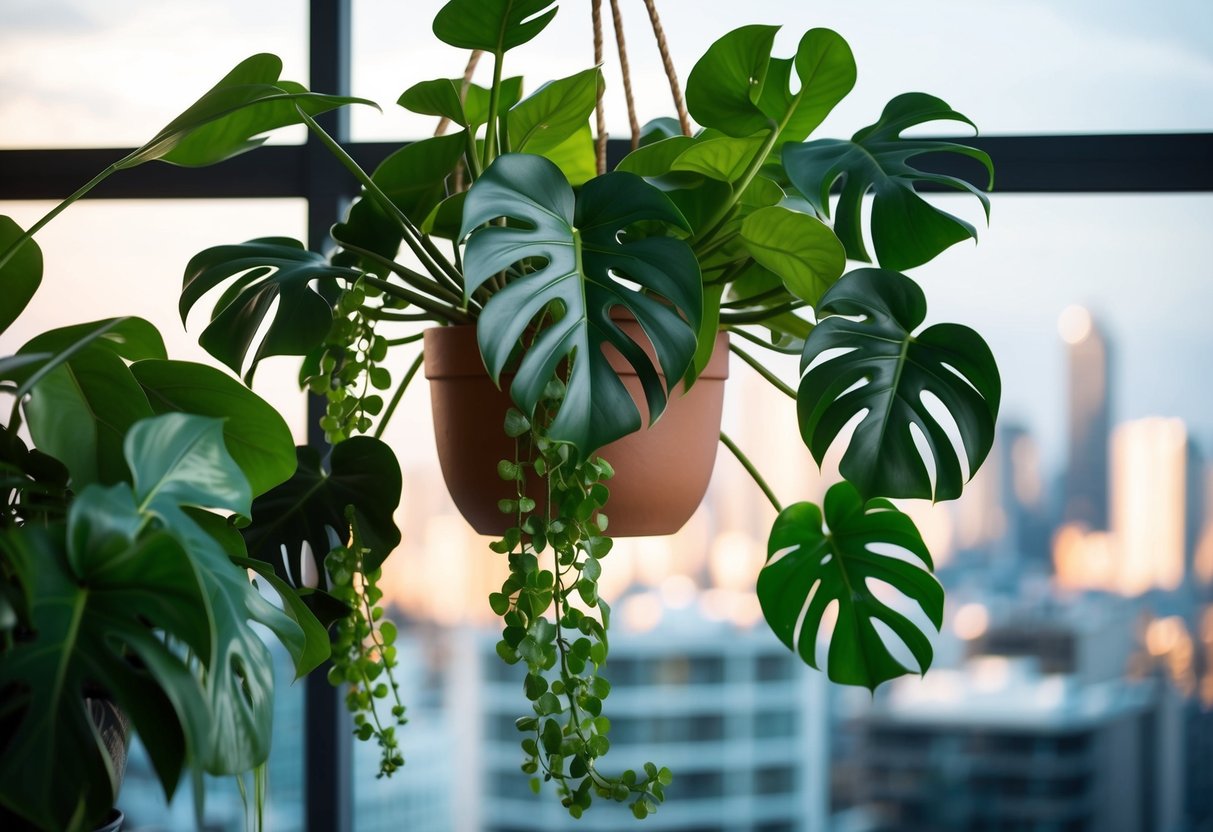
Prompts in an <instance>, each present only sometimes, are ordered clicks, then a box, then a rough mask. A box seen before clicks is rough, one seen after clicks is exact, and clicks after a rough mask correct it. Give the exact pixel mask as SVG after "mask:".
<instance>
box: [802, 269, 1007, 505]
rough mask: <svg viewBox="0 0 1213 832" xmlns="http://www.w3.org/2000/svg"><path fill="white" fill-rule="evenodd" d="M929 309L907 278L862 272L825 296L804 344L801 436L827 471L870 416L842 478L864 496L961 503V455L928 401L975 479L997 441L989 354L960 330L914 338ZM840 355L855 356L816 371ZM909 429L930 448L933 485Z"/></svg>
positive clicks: (948, 327)
mask: <svg viewBox="0 0 1213 832" xmlns="http://www.w3.org/2000/svg"><path fill="white" fill-rule="evenodd" d="M926 311H927V304H926V299H925V298H924V297H923V294H922V290H921V289H919V288H918V286H917V285H916V284H915V283H914V281H912V280H910V279H909V278H908V277H906V276H905V275H902V274H898V273H897V272H890V271H885V270H883V269H858V270H856V271H853V272H850V273H849V274H847V275H845V276H844V277H843V278H842V279H840V280H839V281H838V282H837V283H835V284H834V286H833V287H832V288H831V289H830V290H829V291H828V292H826V294H825V295H824V296H823V297H822V299H821V303H820V305H819V307H818V316H819V318H820V319H821V320H820V322H819V323H818V324H817V326H816V328H815V329H814V330H813V331H812V333H811V334H810V335H809V337H808V340H807V341H806V342H805V347H804V354H803V356H802V357H801V371H802V372H803V373H804V376H803V378H802V379H801V381H800V390H799V394H798V396H797V410H798V413H799V421H800V433H801V436H803V437H804V440H805V443H806V444H807V445H808V446H809V449H810V450H811V451H812V452H813V457H814V458H815V459H816V460H817V462H818V463H819V464H820V463H821V461H822V460H823V459H824V458H825V454H826V451H827V450H828V449H829V447H830V445H831V444H832V443H833V441H834V438H835V437H836V436H837V435H838V432H839V431H840V430H841V429H842V428H843V426H844V425H845V424H847V422H849V421H850V420H851V419H852V418H853V417H855V416H856V415H857V414H859V413H860V412H861V411H865V410H866V411H867V413H866V415H865V416H864V417H863V420H862V421H861V422H860V423H859V425H858V426H857V427H856V428H855V433H854V435H853V436H852V437H851V440H850V442H849V444H848V446H847V450H846V453H845V454H844V455H843V457H842V462H841V464H840V471H841V472H842V475H843V476H844V477H846V478H847V480H848V481H849V482H851V483H853V484H854V485H855V487H856V488H857V489H858V490H859V492H860V493H861V494H863V495H864V496H865V497H872V496H883V497H924V498H929V499H934V500H951V499H954V498H956V497H959V496H960V492H961V490H962V488H963V486H964V479H965V478H964V475H963V472H962V470H961V464H960V457H959V456H958V454H957V452H956V449H955V448H954V446H953V444H952V440H951V438H950V437H949V436H948V433H947V431H946V430H945V426H944V425H943V424H941V423H940V422H939V420H938V419H937V418H936V417H935V416H933V415H932V414H931V412H930V411H929V410H928V408H927V406H926V403H925V402H924V394H930V395H931V396H933V397H935V398H937V399H938V400H939V402H941V403H942V404H943V407H944V408H945V409H946V410H947V412H948V413H949V414H951V416H952V418H953V419H954V420H955V422H956V427H957V428H958V429H959V432H960V437H959V438H960V440H961V442H962V444H963V445H964V453H965V457H966V460H967V462H968V469H969V476H972V475H973V474H974V473H975V472H976V471H977V468H978V467H979V466H980V465H981V462H982V460H984V459H985V457H986V454H987V453H988V452H989V450H990V446H991V445H992V444H993V441H994V419H995V417H996V416H997V414H998V403H999V398H1000V396H1001V393H1002V385H1001V382H1000V381H999V376H998V367H997V366H996V365H995V363H994V356H993V355H991V353H990V348H989V347H987V346H986V344H985V342H984V341H983V340H982V339H981V336H979V335H978V334H977V333H976V332H974V331H973V330H971V329H969V328H968V327H964V326H960V325H958V324H936V325H934V326H932V327H929V328H927V329H925V330H923V331H922V332H921V333H918V334H914V330H915V328H916V327H918V326H919V325H920V324H921V323H922V322H923V320H924V319H925V318H926ZM856 317H858V320H855V318H856ZM839 348H842V349H846V350H848V352H846V353H845V354H840V355H836V356H835V357H833V358H827V359H826V360H825V361H823V362H820V363H815V362H816V359H817V358H818V356H821V355H822V354H823V353H826V352H828V351H832V350H836V349H839ZM806 369H807V372H805V370H806ZM857 384H862V386H856V385H857ZM911 425H915V426H917V428H918V430H919V432H920V435H921V437H922V439H923V440H924V442H925V445H926V447H927V453H928V454H929V456H930V458H931V460H932V462H933V468H934V477H932V476H931V472H930V471H929V470H928V468H927V465H926V463H925V461H924V460H923V458H922V456H921V455H920V453H919V450H918V448H917V447H916V445H915V441H914V436H913V433H912V431H911ZM932 480H934V487H932Z"/></svg>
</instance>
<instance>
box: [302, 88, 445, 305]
mask: <svg viewBox="0 0 1213 832" xmlns="http://www.w3.org/2000/svg"><path fill="white" fill-rule="evenodd" d="M295 109H296V110H297V111H298V113H299V116H300V118H302V119H303V122H304V124H306V125H307V126H308V129H310V130H311V131H312V133H313V134H314V135H315V136H316V137H317V138H318V139H320V143H321V144H323V145H324V146H325V147H326V148H328V150H329V152H330V153H332V154H333V155H334V156H335V157H336V158H337V161H339V162H341V164H342V165H343V166H345V168H346V170H348V171H349V172H350V173H352V174H353V175H354V178H355V179H357V180H358V182H359V183H360V184H361V185H362V187H364V188H366V192H367V193H368V194H369V195H370V196H371V197H373V198H374V200H375V201H376V202H377V203H379V207H380V208H382V209H383V210H384V211H385V212H387V214H388V216H390V217H392V218H393V219H395V220H396V222H397V224H398V225H399V226H400V227H401V229H402V230H403V231H404V234H403V235H402V236H403V237H404V241H405V243H406V244H407V245H408V247H409V248H410V249H411V250H412V252H413V254H415V255H416V256H417V259H418V260H420V261H421V264H422V265H423V266H424V267H425V269H426V271H428V272H429V273H430V274H431V275H433V277H434V278H435V279H436V280H439V281H442V280H452V278H453V277H455V276H456V273H455V267H454V266H452V265H451V264H450V263H449V262H448V261H447V259H446V258H445V257H443V256H442V253H441V252H440V251H438V247H437V246H435V245H434V243H433V241H432V240H430V239H429V238H428V237H427V236H426V235H424V234H422V233H421V232H420V231H418V230H417V226H415V225H414V224H413V221H412V220H410V219H409V218H408V215H407V214H405V213H404V212H403V211H401V210H400V206H398V205H397V204H396V203H395V202H393V201H392V200H391V198H390V197H389V196H388V195H387V194H385V193H384V192H383V190H382V189H381V188H380V187H379V186H378V185H376V184H375V180H374V179H372V178H371V177H370V175H369V174H368V173H367V172H366V171H364V170H363V169H362V167H361V166H360V165H359V164H358V163H357V162H355V161H354V159H353V157H352V156H350V154H348V153H346V152H345V148H343V147H342V146H341V145H340V144H339V143H338V142H337V140H336V139H334V138H333V137H332V136H330V135H329V134H328V131H326V130H325V129H324V128H323V127H321V126H320V125H319V124H317V123H316V120H315V119H314V118H312V117H311V116H310V115H308V114H307V113H306V112H305V111H304V109H303V108H302V107H299V106H298V105H296V107H295ZM426 243H428V244H429V245H428V246H427V245H426ZM433 255H437V257H434V256H433ZM452 282H454V283H456V286H457V284H458V281H457V280H452Z"/></svg>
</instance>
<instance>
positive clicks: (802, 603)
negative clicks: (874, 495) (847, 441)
mask: <svg viewBox="0 0 1213 832" xmlns="http://www.w3.org/2000/svg"><path fill="white" fill-rule="evenodd" d="M873 546H886V547H896V548H897V549H900V550H903V551H905V552H906V553H908V554H909V555H912V556H913V557H915V558H917V559H918V560H919V561H920V562H921V565H919V564H917V563H914V562H911V561H907V560H902V559H901V558H898V557H893V556H891V555H888V554H882V553H878V552H876V551H874V550H873V548H872V547H873ZM923 566H925V567H926V568H925V569H924V568H923ZM933 568H934V567H933V564H932V563H931V556H930V554H929V553H928V552H927V548H926V546H925V545H924V544H923V542H922V538H921V537H920V536H919V534H918V530H917V529H916V528H915V527H914V523H913V522H912V521H911V520H910V518H909V517H907V516H906V515H904V514H902V513H901V512H899V511H897V510H896V509H895V508H894V507H893V505H892V504H891V503H889V502H888V501H887V500H879V499H878V500H872V501H870V502H869V503H868V504H867V505H866V506H865V505H864V504H863V501H862V500H861V499H860V496H859V493H858V492H857V491H856V490H855V488H854V487H853V486H852V485H851V484H850V483H846V482H841V483H838V484H837V485H835V486H833V487H832V488H831V489H830V490H829V492H827V493H826V499H825V528H823V526H822V516H821V510H820V509H818V508H817V506H815V505H813V504H812V503H796V504H795V505H791V506H788V507H787V508H786V509H784V510H783V511H782V512H781V513H780V515H779V517H778V518H777V519H776V520H775V525H774V527H773V528H772V529H771V537H770V541H769V542H768V544H767V564H766V566H764V567H763V569H762V572H761V573H759V576H758V600H759V602H760V603H761V604H762V612H763V615H764V616H766V619H767V623H768V624H770V626H771V629H772V630H774V632H775V635H777V636H779V639H780V640H781V641H782V642H783V643H784V644H786V645H787V646H788V647H790V648H791V649H792V650H795V651H796V652H798V653H799V654H800V656H801V658H802V659H804V660H805V661H806V662H807V663H808V664H810V665H811V666H813V667H817V659H816V650H817V638H818V635H819V632H820V629H821V621H822V616H823V615H824V614H825V612H826V608H827V607H828V606H830V605H831V604H834V603H836V604H837V607H838V618H837V623H836V624H835V626H834V633H833V635H832V636H831V638H830V648H829V653H828V658H827V662H826V670H827V673H828V674H829V677H830V679H831V680H833V681H835V682H840V683H842V684H847V685H862V686H864V687H866V688H869V689H873V690H874V689H875V688H876V686H877V685H879V684H880V683H881V682H884V681H886V680H888V679H892V678H895V677H897V676H901V675H903V674H905V673H911V672H914V670H912V669H910V668H906V667H904V666H903V665H902V664H901V662H899V661H898V660H897V659H895V658H894V657H893V655H892V654H891V653H890V652H889V649H888V647H887V646H886V644H885V642H884V641H883V640H882V638H881V635H880V633H879V631H878V630H877V629H876V627H875V625H874V622H875V621H880V622H882V623H883V624H884V625H886V626H887V627H888V628H889V629H890V630H892V632H893V633H894V634H895V635H896V636H897V638H899V639H900V640H901V641H902V642H904V643H905V646H906V647H908V648H909V649H910V652H911V653H912V654H913V656H914V659H915V661H916V662H917V663H918V668H917V671H918V672H920V673H925V672H926V670H927V668H928V667H929V666H930V664H931V658H932V656H933V651H932V648H931V643H930V642H929V641H928V640H927V638H926V636H925V635H923V633H922V632H921V631H920V630H919V629H918V628H917V627H916V626H915V625H914V623H913V622H912V621H911V620H910V619H909V618H907V617H906V616H905V615H904V614H902V613H901V612H899V611H897V610H895V609H893V608H891V607H889V606H887V605H886V604H885V603H884V602H882V601H881V600H879V599H878V598H877V597H876V596H875V595H874V594H873V592H872V588H871V587H870V586H869V585H868V581H870V580H871V581H881V582H883V583H886V584H888V585H890V586H892V587H893V588H894V589H896V590H897V591H898V592H900V593H902V594H903V595H905V596H906V597H907V598H909V599H910V600H911V601H914V602H915V603H917V604H918V606H919V607H920V608H921V609H922V611H923V613H925V614H926V616H927V618H928V619H930V621H931V623H932V624H934V625H935V629H936V630H938V629H939V628H940V626H941V625H942V623H943V588H942V587H940V585H939V583H938V582H937V581H936V580H935V578H934V577H933V576H932V575H931V573H930V570H931V569H933ZM810 596H811V600H810ZM806 607H807V609H806Z"/></svg>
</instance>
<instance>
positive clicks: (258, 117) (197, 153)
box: [119, 54, 377, 168]
mask: <svg viewBox="0 0 1213 832" xmlns="http://www.w3.org/2000/svg"><path fill="white" fill-rule="evenodd" d="M281 72H282V61H281V59H279V58H278V56H277V55H269V54H260V55H253V56H252V57H250V58H246V59H245V60H243V61H241V62H240V63H239V64H237V65H236V67H235V68H234V69H232V71H231V72H229V73H228V74H227V75H225V76H224V77H223V78H222V79H221V80H220V81H219V83H218V84H216V85H215V86H214V87H212V88H211V89H210V90H208V91H207V92H206V94H204V95H203V96H202V97H201V98H199V99H198V100H197V101H196V102H194V104H192V105H191V106H190V107H189V109H187V110H186V111H185V112H183V113H182V114H181V115H179V116H177V118H175V119H173V120H172V121H171V122H170V123H169V124H168V125H167V126H165V127H164V129H162V130H161V131H160V132H159V133H157V134H156V135H155V136H154V137H153V138H152V139H151V141H149V142H148V143H147V144H145V145H143V146H142V147H140V148H139V149H138V150H136V151H135V152H134V153H132V154H131V155H130V156H128V157H126V158H125V159H123V160H122V162H121V163H120V164H119V167H120V168H130V167H135V166H136V165H141V164H143V163H144V162H150V161H152V160H154V159H160V160H162V161H165V162H170V163H172V164H174V165H183V166H186V167H201V166H203V165H212V164H214V163H216V162H221V161H223V160H224V159H230V158H231V157H232V156H236V155H237V154H240V153H244V152H245V151H247V150H252V149H253V148H255V147H258V146H260V145H261V143H262V142H264V141H265V138H264V137H260V138H255V137H258V136H260V134H262V133H267V132H269V131H271V130H275V129H277V128H279V127H285V126H287V125H291V124H301V123H303V119H302V118H300V116H299V112H298V109H297V108H302V109H303V110H304V111H305V112H307V113H308V114H309V115H312V116H315V115H317V114H319V113H324V112H328V111H329V110H333V109H336V108H337V107H341V106H343V105H345V104H369V105H371V106H372V107H375V106H377V105H376V104H375V103H374V102H373V101H367V100H366V99H363V98H351V97H348V96H337V95H320V94H317V93H311V92H308V91H307V90H306V89H304V88H303V87H302V86H301V85H299V84H297V83H295V82H293V81H282V80H279V78H278V76H279V74H280V73H281Z"/></svg>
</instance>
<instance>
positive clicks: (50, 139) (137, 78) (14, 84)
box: [0, 0, 308, 148]
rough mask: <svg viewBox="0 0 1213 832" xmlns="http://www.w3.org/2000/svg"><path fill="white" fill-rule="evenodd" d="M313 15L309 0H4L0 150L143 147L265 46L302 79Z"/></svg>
mask: <svg viewBox="0 0 1213 832" xmlns="http://www.w3.org/2000/svg"><path fill="white" fill-rule="evenodd" d="M306 15H307V3H305V2H303V0H264V2H257V3H241V2H237V0H214V2H207V3H194V2H190V0H161V2H156V3H146V2H140V0H106V2H98V0H7V1H6V2H5V3H3V4H0V148H14V147H24V148H29V147H134V146H137V145H139V144H142V143H143V142H145V141H147V140H148V139H150V138H151V137H152V136H153V135H155V133H156V131H157V130H159V129H160V128H161V127H163V126H164V125H165V124H167V123H168V122H169V121H171V120H172V119H173V118H174V117H175V116H176V115H177V114H178V113H180V112H181V111H182V110H184V109H185V108H186V107H187V106H188V105H189V104H191V103H192V102H193V101H195V100H196V99H197V98H198V97H199V96H200V95H202V93H204V92H206V90H208V89H210V88H211V87H212V86H213V85H214V84H215V83H216V82H217V81H218V80H219V79H220V78H222V77H223V76H224V75H225V74H226V73H227V72H228V71H229V70H230V69H231V68H232V67H234V66H235V65H236V64H237V63H239V62H240V61H242V60H244V59H245V58H247V57H249V56H250V55H253V54H256V53H258V52H272V53H274V54H276V55H278V56H279V57H281V58H282V60H283V63H284V66H285V68H284V70H283V75H282V77H283V78H286V79H290V80H295V81H299V82H300V83H303V84H306V83H307V80H308V78H307V18H306ZM302 136H303V133H302V132H300V131H299V130H296V131H295V132H294V133H287V132H286V131H283V132H282V134H281V135H280V136H279V137H277V138H276V140H277V141H283V140H288V141H296V142H298V141H300V140H301V139H302Z"/></svg>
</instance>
